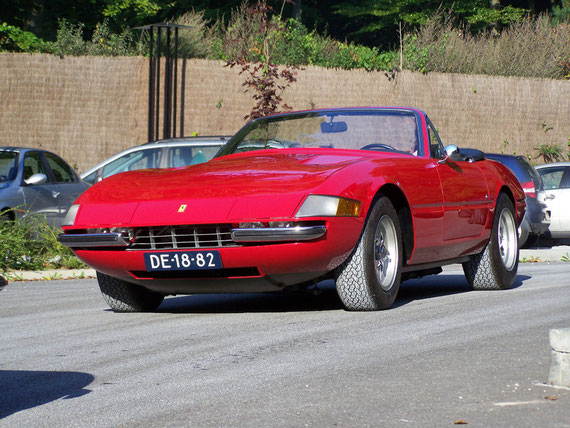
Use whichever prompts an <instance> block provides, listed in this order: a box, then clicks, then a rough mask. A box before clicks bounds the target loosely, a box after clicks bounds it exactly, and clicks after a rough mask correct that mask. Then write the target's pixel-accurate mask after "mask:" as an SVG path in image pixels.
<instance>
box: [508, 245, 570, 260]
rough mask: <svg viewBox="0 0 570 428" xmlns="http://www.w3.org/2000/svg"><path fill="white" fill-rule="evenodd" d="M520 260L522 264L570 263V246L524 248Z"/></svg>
mask: <svg viewBox="0 0 570 428" xmlns="http://www.w3.org/2000/svg"><path fill="white" fill-rule="evenodd" d="M519 260H520V262H522V263H534V262H570V245H559V246H556V247H537V248H522V249H521V250H520V254H519Z"/></svg>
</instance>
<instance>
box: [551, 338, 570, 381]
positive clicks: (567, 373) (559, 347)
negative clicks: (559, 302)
mask: <svg viewBox="0 0 570 428" xmlns="http://www.w3.org/2000/svg"><path fill="white" fill-rule="evenodd" d="M549 338H550V347H551V348H552V352H551V354H550V355H551V356H550V374H549V377H548V382H549V383H551V384H552V385H559V386H570V328H555V329H551V330H550V334H549Z"/></svg>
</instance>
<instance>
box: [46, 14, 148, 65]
mask: <svg viewBox="0 0 570 428" xmlns="http://www.w3.org/2000/svg"><path fill="white" fill-rule="evenodd" d="M83 30H84V25H83V24H72V23H70V22H68V21H66V20H65V19H61V20H60V22H59V29H58V31H57V40H56V41H55V42H53V43H52V48H51V49H52V52H53V53H54V54H56V55H60V56H66V55H71V56H79V55H100V56H133V55H142V54H143V53H144V52H146V50H145V45H144V43H142V42H137V41H135V40H134V36H133V33H132V31H130V30H124V31H122V32H121V33H114V32H112V31H111V29H110V28H109V22H108V21H107V20H104V21H103V22H102V23H100V24H97V26H96V27H95V31H94V32H93V37H92V38H91V40H90V41H88V40H84V37H83Z"/></svg>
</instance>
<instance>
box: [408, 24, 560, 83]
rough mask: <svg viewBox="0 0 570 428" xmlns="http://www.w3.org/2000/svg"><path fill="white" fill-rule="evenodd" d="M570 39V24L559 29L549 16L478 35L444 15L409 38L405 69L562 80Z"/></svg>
mask: <svg viewBox="0 0 570 428" xmlns="http://www.w3.org/2000/svg"><path fill="white" fill-rule="evenodd" d="M569 40H570V25H567V24H558V25H553V23H552V20H551V19H550V17H549V16H548V15H541V16H539V17H537V18H530V17H527V18H525V19H524V20H523V21H521V22H517V23H512V24H511V25H510V27H509V28H507V29H504V30H502V31H501V32H500V33H496V32H494V31H486V32H483V33H480V34H478V35H473V34H471V33H470V32H469V27H458V26H457V25H455V23H454V16H453V15H452V14H450V13H448V14H446V15H443V14H441V13H440V14H436V15H435V16H433V17H432V18H430V19H429V20H428V21H427V22H426V23H425V24H423V25H422V26H421V27H420V29H419V30H418V31H417V32H415V33H414V34H411V35H409V34H407V35H406V36H405V37H404V68H407V69H411V70H415V71H421V72H423V73H427V72H430V71H437V72H442V73H464V74H489V75H502V76H525V77H544V78H555V79H561V78H564V77H565V75H566V74H565V73H568V72H569V71H570V69H568V70H567V69H566V68H565V64H567V65H570V43H569Z"/></svg>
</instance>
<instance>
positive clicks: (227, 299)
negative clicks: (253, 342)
mask: <svg viewBox="0 0 570 428" xmlns="http://www.w3.org/2000/svg"><path fill="white" fill-rule="evenodd" d="M529 278H530V276H528V275H520V274H519V275H517V277H516V279H515V282H514V283H513V286H512V288H518V287H520V286H521V285H522V284H523V282H524V281H526V280H527V279H529ZM470 291H473V290H472V289H471V288H470V287H469V284H468V283H467V280H466V279H465V276H464V275H453V274H440V275H430V276H426V277H424V278H421V279H412V280H408V281H405V282H403V283H402V285H401V286H400V290H399V292H398V297H397V298H396V301H395V302H394V304H393V305H392V308H398V307H400V306H404V305H407V304H409V303H411V302H413V301H416V300H423V299H432V298H437V297H441V296H448V295H452V294H458V293H466V292H470ZM507 291H508V290H507ZM343 309H344V307H343V305H342V302H341V301H340V299H339V297H338V294H337V293H336V289H335V285H334V281H332V280H327V281H323V282H320V283H319V284H318V285H317V286H316V287H311V288H310V289H308V290H305V291H296V292H287V291H285V292H276V293H247V294H195V295H190V296H179V297H169V298H167V299H165V300H164V302H163V303H162V304H161V305H160V306H159V308H158V309H157V311H156V312H159V313H160V312H162V313H197V314H210V313H263V312H268V313H271V312H305V311H307V312H312V311H335V310H343Z"/></svg>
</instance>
